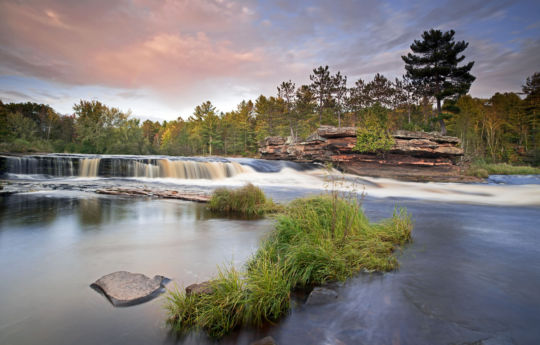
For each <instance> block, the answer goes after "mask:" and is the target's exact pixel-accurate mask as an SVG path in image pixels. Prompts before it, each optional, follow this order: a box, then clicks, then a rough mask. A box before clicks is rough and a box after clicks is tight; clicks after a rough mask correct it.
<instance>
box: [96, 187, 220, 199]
mask: <svg viewBox="0 0 540 345" xmlns="http://www.w3.org/2000/svg"><path fill="white" fill-rule="evenodd" d="M95 192H96V193H97V194H107V195H120V196H146V197H155V198H163V199H178V200H187V201H195V202H208V201H210V198H211V197H210V195H206V194H202V193H192V192H179V191H176V190H150V189H137V188H105V189H97V190H96V191H95Z"/></svg>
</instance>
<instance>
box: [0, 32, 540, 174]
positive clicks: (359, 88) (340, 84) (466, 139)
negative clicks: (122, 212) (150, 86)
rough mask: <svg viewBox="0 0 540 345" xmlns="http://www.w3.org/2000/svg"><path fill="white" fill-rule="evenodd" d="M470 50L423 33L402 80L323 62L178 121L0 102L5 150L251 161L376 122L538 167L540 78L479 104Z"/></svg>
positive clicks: (100, 107) (449, 36) (97, 106)
mask: <svg viewBox="0 0 540 345" xmlns="http://www.w3.org/2000/svg"><path fill="white" fill-rule="evenodd" d="M467 45H468V44H467V43H465V42H463V41H461V42H455V41H454V32H453V31H452V30H451V31H449V32H444V33H443V32H441V31H439V30H430V31H426V32H424V34H423V35H422V40H418V41H414V43H413V44H412V45H411V50H412V53H409V54H408V55H407V56H403V57H402V58H403V61H404V62H405V70H406V74H405V75H404V76H403V77H402V78H396V79H394V80H390V79H388V78H387V77H385V76H384V75H382V74H376V75H375V76H374V78H373V79H371V80H363V79H358V80H356V81H354V84H352V85H348V78H347V76H345V75H344V74H342V73H341V72H340V71H337V72H336V73H333V72H332V71H330V69H329V67H328V66H319V67H317V68H315V69H313V71H312V73H311V74H310V76H309V80H310V84H308V85H299V86H297V85H296V84H295V83H294V82H293V81H291V80H288V81H283V82H282V83H281V84H279V85H278V86H277V88H276V93H275V94H274V95H271V96H264V95H261V96H259V97H258V98H257V99H255V100H254V101H252V100H247V101H242V102H240V103H239V104H238V106H237V107H236V109H234V110H232V111H229V112H221V111H218V110H217V109H216V107H215V106H214V105H213V104H212V103H211V102H210V101H206V102H204V103H202V104H200V105H198V106H196V107H195V109H194V111H193V113H192V114H191V115H190V116H189V117H188V118H187V119H184V118H182V117H179V118H178V119H177V120H174V121H163V122H158V121H150V120H146V121H144V122H141V121H140V120H139V119H137V118H134V117H132V116H131V114H130V113H129V112H127V113H126V112H123V111H121V110H119V109H117V108H114V107H109V106H106V105H104V104H102V103H101V102H99V101H96V100H92V101H87V100H81V101H80V102H79V103H77V104H75V105H74V107H73V114H72V115H67V116H65V115H60V114H59V113H57V112H56V111H54V109H52V108H51V107H50V106H48V105H44V104H36V103H9V104H3V103H1V101H0V151H4V152H6V151H7V152H28V151H40V152H80V153H98V154H103V153H109V154H167V155H183V156H190V155H244V156H253V155H256V153H257V148H258V146H259V142H260V141H261V140H263V139H264V138H265V137H268V136H284V137H289V140H291V141H302V140H304V139H305V138H306V137H307V136H309V135H310V134H311V133H312V132H313V131H314V130H316V128H317V127H319V126H320V125H334V126H356V127H359V128H364V129H366V128H368V129H370V128H372V127H370V126H376V128H377V130H379V129H381V128H382V129H383V130H384V131H386V132H387V133H390V132H392V131H394V130H397V129H406V130H423V131H440V132H442V133H446V131H448V134H450V135H455V136H458V137H460V138H461V139H462V145H463V147H464V149H465V152H466V153H467V155H468V156H470V157H473V158H482V159H485V160H489V161H493V162H528V163H532V164H535V165H538V164H540V152H539V151H540V150H539V144H540V132H539V130H538V129H539V128H538V127H539V124H540V123H539V122H540V121H539V120H540V115H539V108H540V100H539V98H540V95H539V92H540V91H539V90H540V73H535V74H534V75H532V76H530V77H528V78H527V79H526V81H525V82H524V85H523V87H522V92H521V93H520V94H517V93H513V92H507V93H496V94H495V95H493V96H492V97H491V98H489V99H481V98H473V97H471V96H469V95H467V92H468V91H469V88H470V85H471V84H472V82H473V81H474V79H475V78H474V76H472V75H471V74H470V73H469V72H470V70H471V68H472V66H473V64H474V62H469V63H466V64H464V65H462V66H459V65H458V64H459V63H461V62H462V61H463V60H464V56H463V55H460V54H461V53H462V52H463V51H464V50H465V49H466V48H467ZM433 104H435V105H436V106H435V107H434V106H433Z"/></svg>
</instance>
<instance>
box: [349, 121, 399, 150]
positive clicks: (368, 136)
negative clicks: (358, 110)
mask: <svg viewBox="0 0 540 345" xmlns="http://www.w3.org/2000/svg"><path fill="white" fill-rule="evenodd" d="M394 144H395V140H394V138H393V137H392V136H391V135H390V134H389V133H388V131H387V130H386V129H385V127H384V126H383V125H382V124H381V123H380V121H377V119H375V118H374V117H373V116H370V117H368V118H367V119H366V121H365V123H364V126H361V127H358V129H357V130H356V146H355V147H354V151H358V152H381V151H388V150H390V149H391V148H392V146H393V145H394Z"/></svg>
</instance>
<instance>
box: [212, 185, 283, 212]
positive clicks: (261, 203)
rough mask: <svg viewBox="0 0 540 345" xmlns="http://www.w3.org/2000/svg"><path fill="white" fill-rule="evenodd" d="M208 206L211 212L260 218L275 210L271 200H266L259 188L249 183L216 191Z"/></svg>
mask: <svg viewBox="0 0 540 345" xmlns="http://www.w3.org/2000/svg"><path fill="white" fill-rule="evenodd" d="M208 205H209V208H210V210H212V211H217V212H222V213H227V214H231V213H237V214H242V215H246V216H260V215H263V214H265V213H267V212H274V211H275V210H276V205H275V204H274V202H273V201H272V199H269V198H267V197H266V196H265V195H264V192H263V191H262V190H261V189H260V188H259V187H255V186H254V185H252V184H251V183H249V184H247V185H245V186H244V187H242V188H239V189H229V188H218V189H216V190H215V191H214V193H213V194H212V198H211V199H210V202H209V204H208Z"/></svg>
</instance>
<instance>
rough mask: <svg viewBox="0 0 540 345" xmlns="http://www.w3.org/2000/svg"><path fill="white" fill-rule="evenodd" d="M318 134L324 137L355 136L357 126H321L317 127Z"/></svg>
mask: <svg viewBox="0 0 540 345" xmlns="http://www.w3.org/2000/svg"><path fill="white" fill-rule="evenodd" d="M317 134H318V135H319V136H321V137H323V138H343V137H355V136H356V127H334V126H321V127H319V128H318V129H317Z"/></svg>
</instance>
